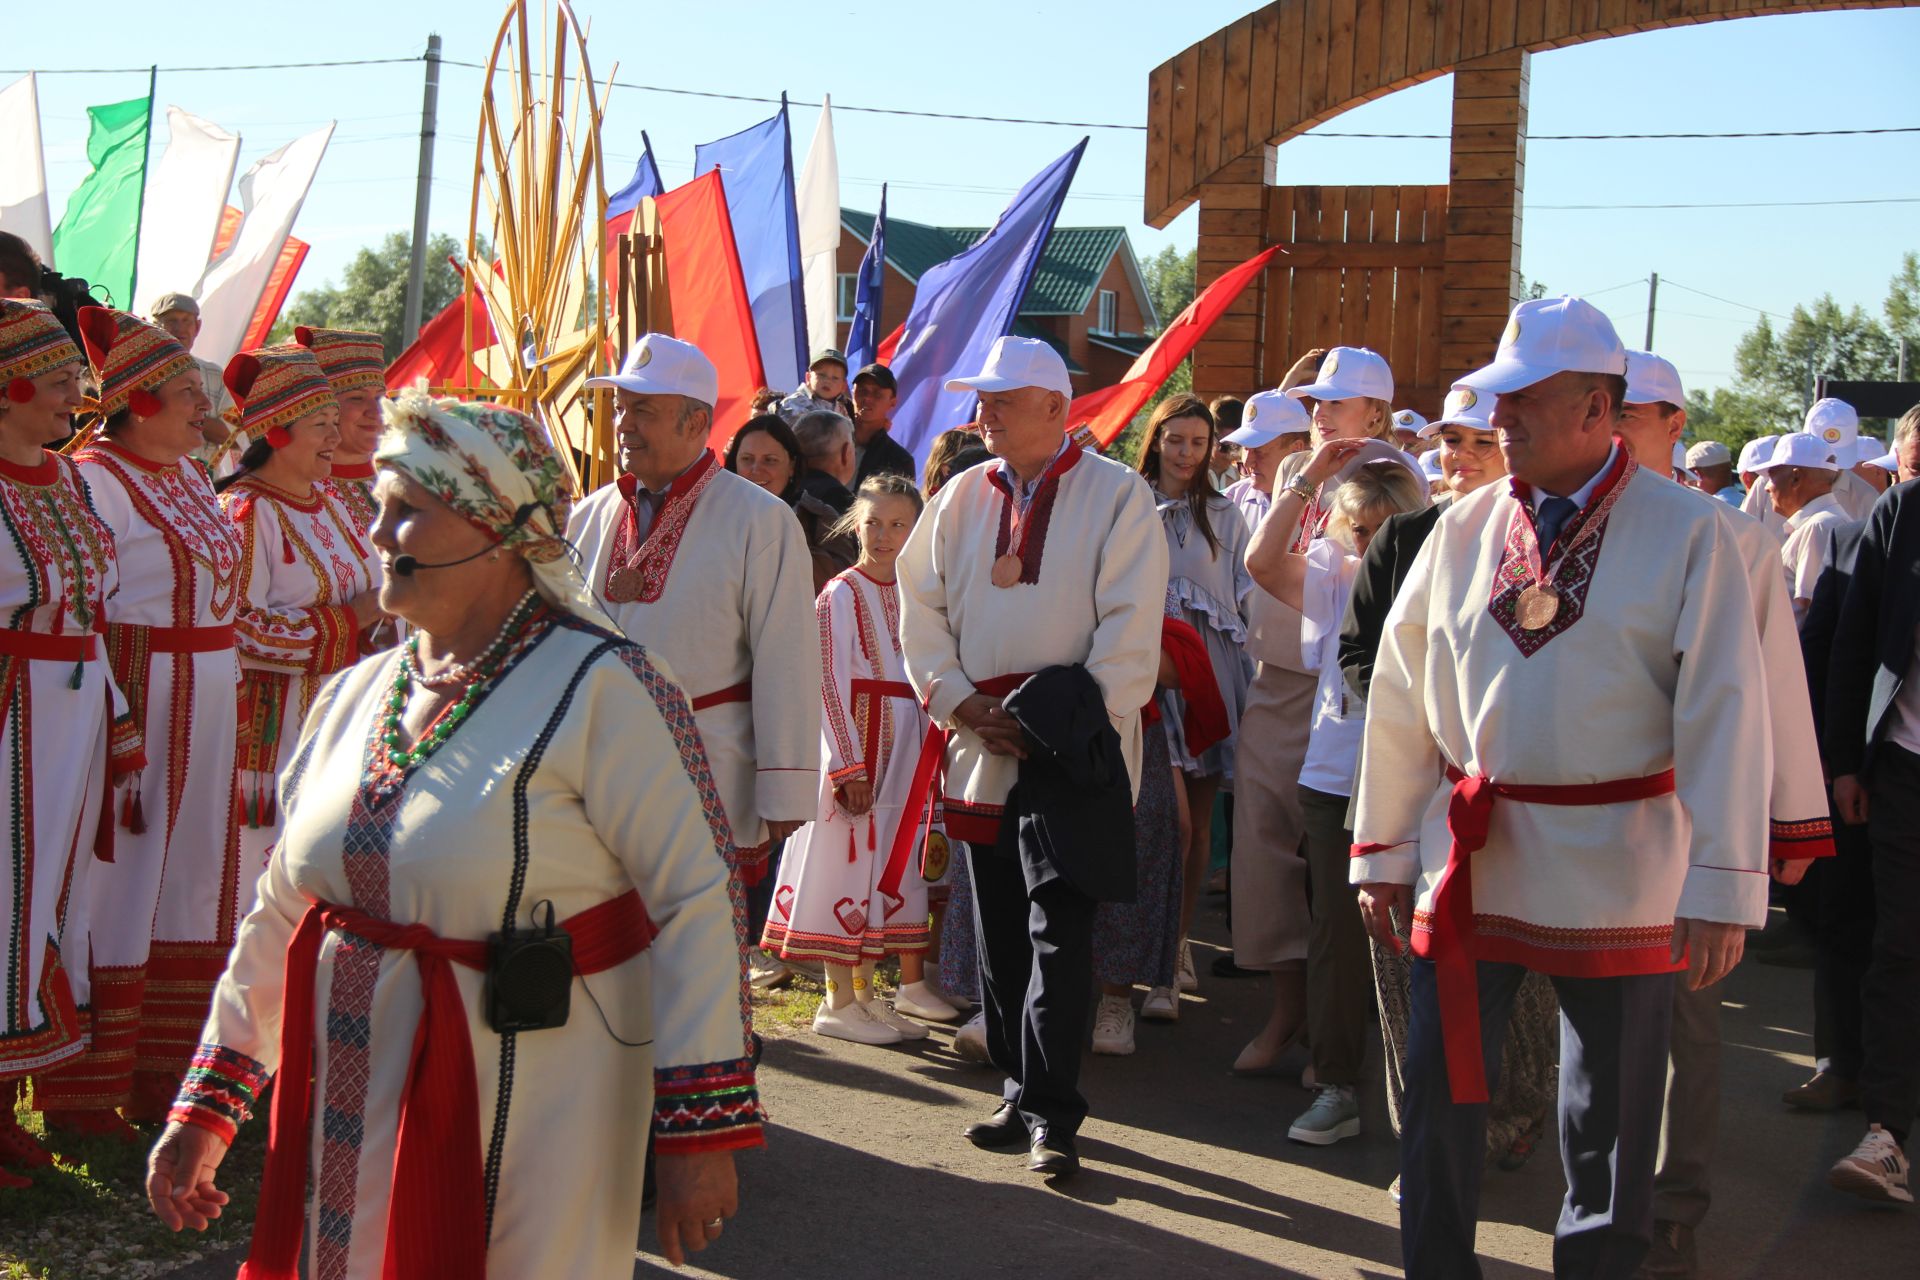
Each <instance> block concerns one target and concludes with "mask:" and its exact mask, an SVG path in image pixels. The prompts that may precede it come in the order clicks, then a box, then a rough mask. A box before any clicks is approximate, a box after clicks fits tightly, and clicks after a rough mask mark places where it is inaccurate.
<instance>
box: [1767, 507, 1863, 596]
mask: <svg viewBox="0 0 1920 1280" xmlns="http://www.w3.org/2000/svg"><path fill="white" fill-rule="evenodd" d="M1846 522H1847V514H1846V512H1844V511H1842V510H1841V509H1840V503H1839V501H1838V500H1837V499H1835V498H1834V496H1833V495H1832V494H1830V493H1823V494H1821V495H1820V496H1819V497H1817V498H1815V499H1814V500H1813V501H1812V502H1809V503H1808V504H1807V505H1806V506H1804V507H1802V508H1800V509H1799V510H1798V511H1796V512H1794V513H1793V514H1792V515H1790V516H1788V517H1787V542H1786V545H1785V546H1783V547H1782V548H1781V549H1780V560H1781V562H1782V563H1783V564H1784V565H1785V566H1786V571H1787V595H1788V596H1789V597H1790V598H1791V599H1792V600H1793V612H1794V616H1795V617H1799V616H1800V615H1801V614H1802V613H1804V612H1805V611H1806V604H1805V603H1804V602H1805V601H1808V600H1811V599H1813V584H1814V583H1816V582H1818V581H1819V580H1820V572H1821V570H1823V569H1825V568H1826V567H1827V561H1828V559H1829V558H1830V557H1831V555H1832V552H1833V531H1834V528H1835V527H1836V526H1838V525H1842V524H1845V523H1846Z"/></svg>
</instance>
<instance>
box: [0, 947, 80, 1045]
mask: <svg viewBox="0 0 1920 1280" xmlns="http://www.w3.org/2000/svg"><path fill="white" fill-rule="evenodd" d="M40 1011H41V1012H42V1013H43V1014H45V1015H46V1021H45V1022H42V1023H41V1024H40V1025H39V1026H37V1027H34V1028H32V1029H30V1030H27V1031H22V1032H20V1033H19V1034H17V1035H11V1036H0V1078H4V1077H7V1076H18V1075H26V1074H28V1073H30V1072H38V1071H45V1070H46V1069H48V1068H49V1067H52V1066H54V1065H56V1064H58V1063H62V1062H65V1061H67V1060H68V1059H69V1058H75V1057H78V1056H79V1055H81V1054H83V1053H85V1052H86V1051H87V1023H86V1020H85V1018H84V1017H83V1016H82V1014H81V1012H80V1010H79V1009H78V1008H76V1007H75V1006H74V1003H73V988H72V987H71V986H70V985H68V982H67V971H66V969H65V968H63V967H62V966H61V963H60V949H59V948H58V947H56V946H54V945H53V943H51V942H49V943H47V945H46V953H45V959H44V960H43V961H42V962H41V970H40Z"/></svg>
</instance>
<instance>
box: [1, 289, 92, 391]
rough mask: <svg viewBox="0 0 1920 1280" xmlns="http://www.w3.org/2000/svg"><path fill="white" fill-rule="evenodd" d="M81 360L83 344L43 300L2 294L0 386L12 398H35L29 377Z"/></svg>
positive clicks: (35, 376)
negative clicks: (81, 346)
mask: <svg viewBox="0 0 1920 1280" xmlns="http://www.w3.org/2000/svg"><path fill="white" fill-rule="evenodd" d="M80 360H81V356H80V348H78V347H76V346H74V345H73V339H72V338H70V337H68V336H67V331H66V328H65V326H63V325H62V324H61V323H60V322H59V321H58V320H56V319H55V318H54V315H53V312H51V311H49V310H47V308H46V305H45V304H44V303H39V302H27V301H23V300H22V299H19V298H0V389H3V390H4V391H5V392H6V394H7V396H8V398H9V399H12V400H14V401H16V402H24V401H26V400H30V399H32V398H33V386H32V384H31V383H30V382H29V381H28V379H30V378H37V377H39V376H40V375H41V374H43V373H47V372H49V371H51V370H54V369H58V368H59V367H60V366H61V365H63V364H79V363H80Z"/></svg>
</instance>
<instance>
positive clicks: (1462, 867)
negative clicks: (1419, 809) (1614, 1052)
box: [1429, 765, 1673, 1103]
mask: <svg viewBox="0 0 1920 1280" xmlns="http://www.w3.org/2000/svg"><path fill="white" fill-rule="evenodd" d="M1447 781H1449V782H1451V783H1453V796H1452V798H1451V799H1450V800H1449V801H1448V802H1447V834H1448V835H1449V836H1451V837H1452V843H1451V845H1450V846H1449V847H1448V849H1447V865H1446V868H1445V870H1443V871H1441V873H1440V880H1439V883H1437V884H1435V885H1434V887H1433V933H1432V939H1431V941H1430V943H1429V949H1430V951H1431V952H1432V956H1431V958H1432V960H1433V972H1434V979H1435V982H1436V984H1437V985H1438V987H1439V992H1440V1031H1441V1034H1442V1037H1443V1038H1444V1042H1445V1045H1446V1051H1447V1081H1448V1083H1449V1084H1450V1085H1451V1086H1452V1089H1453V1100H1454V1101H1455V1102H1459V1103H1473V1102H1485V1101H1486V1100H1487V1073H1486V1054H1485V1049H1484V1047H1483V1046H1482V1045H1481V1043H1480V983H1479V981H1478V977H1477V974H1476V970H1475V960H1476V957H1475V955H1474V926H1473V875H1472V873H1471V872H1469V871H1468V869H1467V859H1468V858H1469V857H1471V856H1472V855H1473V854H1475V853H1478V852H1479V851H1480V850H1481V849H1484V848H1486V845H1487V831H1488V828H1489V826H1490V824H1491V823H1492V821H1493V802H1494V801H1495V800H1496V799H1500V800H1518V801H1520V802H1522V803H1523V804H1553V805H1596V804H1619V803H1621V802H1623V801H1627V800H1650V799H1652V798H1653V797H1655V796H1665V795H1672V794H1673V770H1671V769H1668V770H1666V771H1665V772H1663V773H1656V774H1652V775H1650V776H1648V777H1645V778H1621V779H1618V780H1616V781H1613V782H1580V783H1567V784H1563V785H1537V784H1527V783H1514V782H1495V781H1494V780H1493V779H1491V778H1470V777H1468V776H1467V775H1466V774H1464V773H1462V772H1460V770H1458V769H1456V768H1454V767H1453V766H1452V765H1448V766H1447Z"/></svg>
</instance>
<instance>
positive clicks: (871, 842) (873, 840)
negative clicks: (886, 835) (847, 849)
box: [867, 809, 880, 853]
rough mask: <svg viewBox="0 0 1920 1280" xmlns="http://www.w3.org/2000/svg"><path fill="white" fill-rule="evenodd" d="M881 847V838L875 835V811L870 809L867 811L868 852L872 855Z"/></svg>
mask: <svg viewBox="0 0 1920 1280" xmlns="http://www.w3.org/2000/svg"><path fill="white" fill-rule="evenodd" d="M879 847H880V845H879V837H877V836H876V835H875V834H874V828H873V810H871V809H869V810H867V852H868V853H872V852H873V851H874V850H876V849H878V848H879Z"/></svg>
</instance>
